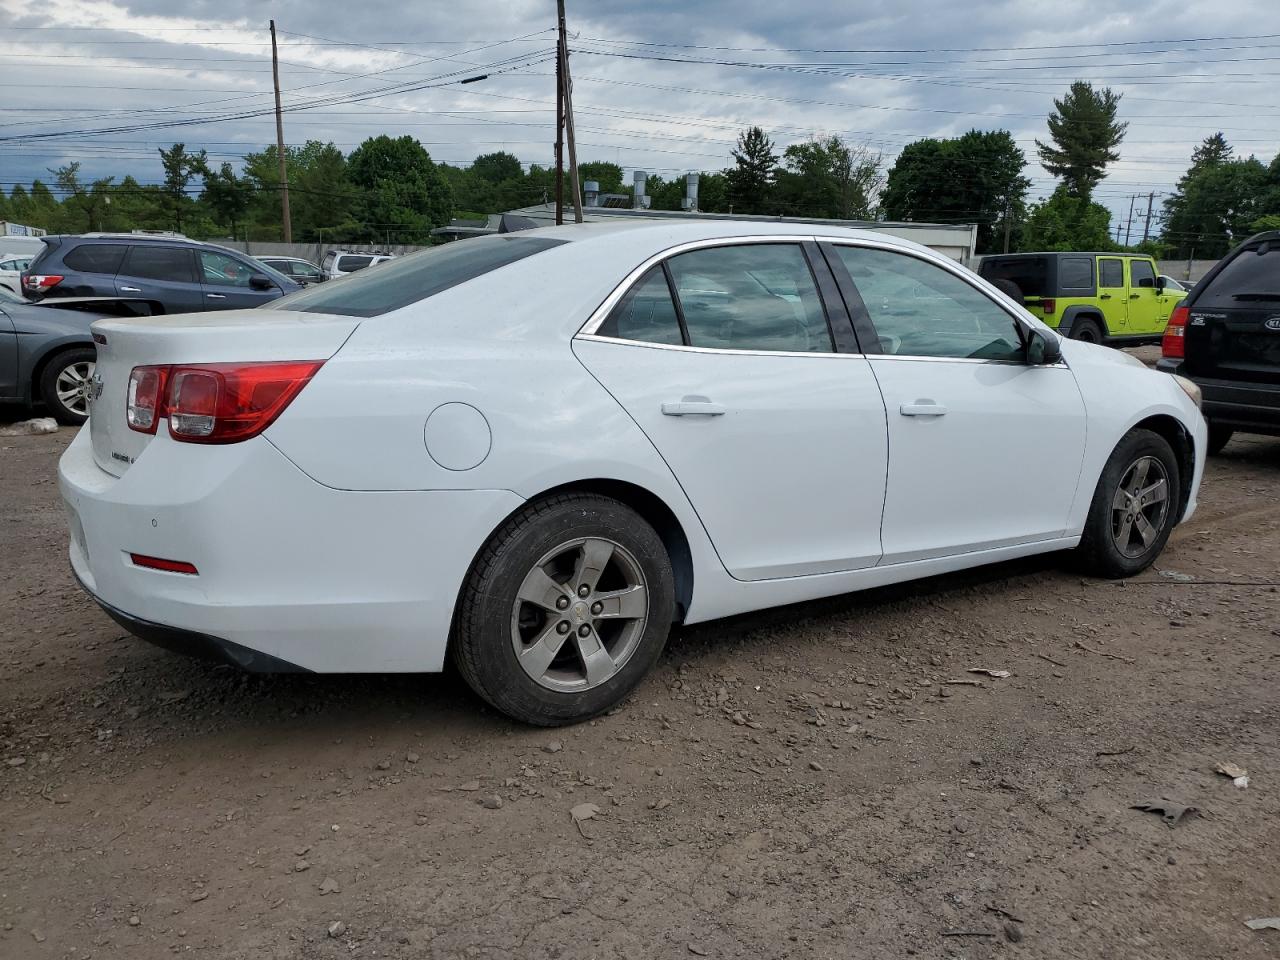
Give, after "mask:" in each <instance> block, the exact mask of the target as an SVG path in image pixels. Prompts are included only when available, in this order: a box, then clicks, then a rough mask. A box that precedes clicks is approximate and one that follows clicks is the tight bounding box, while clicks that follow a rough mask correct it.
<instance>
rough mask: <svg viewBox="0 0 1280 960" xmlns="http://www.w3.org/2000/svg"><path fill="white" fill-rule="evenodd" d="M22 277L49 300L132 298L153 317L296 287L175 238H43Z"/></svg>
mask: <svg viewBox="0 0 1280 960" xmlns="http://www.w3.org/2000/svg"><path fill="white" fill-rule="evenodd" d="M41 239H42V240H43V241H44V244H45V246H44V250H43V251H41V252H40V253H39V254H37V255H36V258H35V259H34V260H32V261H31V265H30V266H29V267H28V268H27V270H26V272H25V273H24V274H23V275H22V288H23V293H24V294H25V295H26V296H27V298H28V299H31V300H39V299H44V298H46V297H86V296H110V297H117V296H119V297H137V298H143V299H146V300H149V301H151V302H153V303H154V304H155V305H156V309H155V310H154V312H155V313H194V312H197V311H201V310H236V309H243V308H245V307H257V306H262V305H263V304H264V303H267V302H269V301H271V300H274V299H276V298H277V297H280V296H283V295H284V294H286V293H292V292H294V291H295V290H298V289H300V288H301V285H300V284H298V283H296V282H295V281H293V280H290V279H289V278H288V277H286V276H284V275H283V274H281V273H279V272H277V271H275V270H273V269H272V268H270V267H267V266H264V265H262V264H260V263H258V262H257V261H256V260H253V259H252V258H250V257H247V256H245V255H244V254H242V253H239V252H237V251H235V250H229V249H227V248H226V247H220V246H217V245H216V244H212V243H201V242H200V241H198V240H188V239H186V238H185V237H178V236H147V235H142V234H131V233H86V234H84V235H82V236H54V237H42V238H41Z"/></svg>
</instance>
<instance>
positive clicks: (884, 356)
mask: <svg viewBox="0 0 1280 960" xmlns="http://www.w3.org/2000/svg"><path fill="white" fill-rule="evenodd" d="M867 359H868V360H916V361H921V360H922V361H925V362H926V363H999V364H1003V365H1004V366H1006V367H1026V368H1027V369H1036V370H1041V369H1053V368H1054V367H1062V368H1063V369H1064V370H1065V369H1066V367H1067V364H1066V361H1064V360H1058V361H1056V362H1055V363H1028V362H1027V361H1026V360H1000V359H998V358H995V357H926V356H917V355H916V354H913V353H869V354H867Z"/></svg>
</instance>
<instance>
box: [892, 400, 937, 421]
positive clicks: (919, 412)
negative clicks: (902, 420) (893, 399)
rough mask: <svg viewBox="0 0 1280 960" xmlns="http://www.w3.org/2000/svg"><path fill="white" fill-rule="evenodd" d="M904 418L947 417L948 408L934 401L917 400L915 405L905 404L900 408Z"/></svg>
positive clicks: (899, 410)
mask: <svg viewBox="0 0 1280 960" xmlns="http://www.w3.org/2000/svg"><path fill="white" fill-rule="evenodd" d="M898 412H899V413H900V414H902V415H903V416H904V417H945V416H946V415H947V408H946V407H944V406H943V405H942V404H940V403H934V402H933V401H932V400H917V401H916V402H915V403H904V404H903V405H902V406H900V407H899V408H898Z"/></svg>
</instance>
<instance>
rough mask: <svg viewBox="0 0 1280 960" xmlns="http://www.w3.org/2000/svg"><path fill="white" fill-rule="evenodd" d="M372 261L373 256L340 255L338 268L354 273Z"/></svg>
mask: <svg viewBox="0 0 1280 960" xmlns="http://www.w3.org/2000/svg"><path fill="white" fill-rule="evenodd" d="M371 263H373V257H339V258H338V269H339V270H341V271H342V272H343V273H354V272H355V271H357V270H363V269H364V268H365V267H367V266H369V264H371Z"/></svg>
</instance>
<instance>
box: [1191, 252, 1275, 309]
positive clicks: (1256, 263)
mask: <svg viewBox="0 0 1280 960" xmlns="http://www.w3.org/2000/svg"><path fill="white" fill-rule="evenodd" d="M1277 302H1280V244H1276V243H1261V244H1258V245H1257V246H1253V247H1246V248H1245V249H1244V250H1241V251H1240V252H1239V253H1237V254H1236V255H1235V256H1234V257H1232V258H1231V259H1230V260H1228V261H1227V262H1226V264H1225V265H1224V266H1223V268H1222V270H1220V271H1219V272H1218V275H1217V276H1215V277H1214V278H1213V280H1211V281H1210V282H1209V285H1208V286H1207V287H1205V288H1204V289H1203V290H1200V291H1199V292H1198V293H1197V294H1196V301H1195V305H1196V307H1247V306H1249V305H1250V304H1273V305H1274V304H1275V303H1277Z"/></svg>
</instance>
